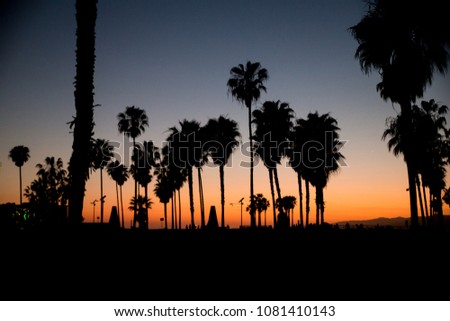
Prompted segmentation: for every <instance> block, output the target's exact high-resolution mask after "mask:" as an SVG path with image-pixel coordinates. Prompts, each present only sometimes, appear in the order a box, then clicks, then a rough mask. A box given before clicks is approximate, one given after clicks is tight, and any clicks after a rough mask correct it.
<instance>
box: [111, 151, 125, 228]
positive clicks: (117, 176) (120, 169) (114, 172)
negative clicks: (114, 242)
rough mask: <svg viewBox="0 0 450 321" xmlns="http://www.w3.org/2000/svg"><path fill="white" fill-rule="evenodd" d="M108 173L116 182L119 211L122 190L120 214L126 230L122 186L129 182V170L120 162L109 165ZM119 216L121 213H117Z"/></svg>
mask: <svg viewBox="0 0 450 321" xmlns="http://www.w3.org/2000/svg"><path fill="white" fill-rule="evenodd" d="M107 172H108V174H109V176H111V178H112V179H113V180H114V181H115V182H116V195H117V209H119V192H118V189H120V212H121V213H122V228H125V214H124V210H123V193H122V186H123V184H125V182H126V181H127V180H128V177H129V172H128V168H127V167H126V166H125V165H124V164H122V163H120V162H119V161H118V160H116V161H114V162H110V163H109V164H108V168H107ZM117 214H119V213H117Z"/></svg>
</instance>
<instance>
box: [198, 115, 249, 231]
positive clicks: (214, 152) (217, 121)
mask: <svg viewBox="0 0 450 321" xmlns="http://www.w3.org/2000/svg"><path fill="white" fill-rule="evenodd" d="M203 128H204V131H205V133H206V136H207V137H209V140H208V142H207V143H206V145H205V146H204V147H205V149H206V150H207V151H208V154H209V156H210V157H211V159H212V161H213V163H214V164H216V165H219V175H220V204H221V218H222V223H221V226H222V228H224V227H225V166H226V164H227V163H228V160H229V159H230V157H231V154H232V153H233V151H234V150H235V149H236V148H237V147H238V146H239V140H238V139H239V138H240V137H241V134H240V132H239V128H238V123H237V122H236V121H234V120H232V119H229V118H227V117H225V116H222V115H221V116H219V117H218V118H211V119H209V120H208V122H207V123H206V125H205V126H204V127H203Z"/></svg>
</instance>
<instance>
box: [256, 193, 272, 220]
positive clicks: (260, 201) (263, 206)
mask: <svg viewBox="0 0 450 321" xmlns="http://www.w3.org/2000/svg"><path fill="white" fill-rule="evenodd" d="M255 204H256V211H257V212H258V227H261V213H262V212H266V211H267V209H268V208H269V206H270V202H269V201H268V200H267V198H265V197H264V195H263V194H261V193H258V194H256V195H255ZM264 225H266V220H265V219H264Z"/></svg>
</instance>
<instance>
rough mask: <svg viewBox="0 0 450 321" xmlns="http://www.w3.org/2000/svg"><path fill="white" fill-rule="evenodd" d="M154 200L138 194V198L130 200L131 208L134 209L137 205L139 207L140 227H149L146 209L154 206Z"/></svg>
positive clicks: (138, 219) (138, 218)
mask: <svg viewBox="0 0 450 321" xmlns="http://www.w3.org/2000/svg"><path fill="white" fill-rule="evenodd" d="M152 204H153V202H152V201H151V200H150V199H149V198H147V197H146V196H142V195H138V197H137V198H134V197H133V198H132V199H131V200H130V206H129V207H128V209H129V210H131V211H133V210H134V208H135V207H136V208H137V209H138V215H137V221H138V223H139V228H140V229H145V230H146V229H148V215H146V211H147V210H148V209H149V208H151V207H152Z"/></svg>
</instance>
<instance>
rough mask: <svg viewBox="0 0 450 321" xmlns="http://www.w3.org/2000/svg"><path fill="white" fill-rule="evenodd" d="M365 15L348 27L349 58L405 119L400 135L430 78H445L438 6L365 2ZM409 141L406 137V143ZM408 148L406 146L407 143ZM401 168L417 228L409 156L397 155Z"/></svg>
mask: <svg viewBox="0 0 450 321" xmlns="http://www.w3.org/2000/svg"><path fill="white" fill-rule="evenodd" d="M367 3H368V5H369V10H368V11H367V13H366V14H365V15H364V16H363V18H362V19H361V20H360V22H358V23H357V24H356V25H354V26H352V27H350V28H349V31H350V32H351V34H352V36H353V37H354V38H355V39H356V40H357V42H358V47H357V49H356V52H355V58H357V59H358V60H359V63H360V66H361V69H362V70H363V71H364V73H366V74H369V73H370V72H371V71H372V70H375V71H378V74H379V75H380V76H381V81H380V82H379V83H378V84H377V86H376V89H377V91H378V92H379V93H380V96H381V98H382V99H383V100H390V101H391V102H392V103H398V104H399V105H400V108H401V112H402V114H403V117H404V118H405V126H406V127H405V130H406V132H405V134H406V137H407V136H408V135H410V132H411V131H412V130H413V128H412V115H411V105H412V104H413V103H414V102H415V100H416V99H417V98H421V97H422V96H423V94H424V91H425V89H426V87H427V86H428V85H431V84H432V80H433V74H434V73H435V72H436V71H437V72H439V73H441V74H445V72H446V71H447V66H448V58H449V47H450V31H449V30H450V29H449V28H448V26H446V25H445V21H447V20H448V19H447V17H446V12H447V10H446V7H444V2H442V1H438V0H430V1H428V0H427V1H424V0H421V1H414V2H402V1H387V0H375V1H367ZM408 139H409V138H408ZM408 145H410V146H411V145H412V144H408ZM403 153H404V160H405V163H406V167H407V173H408V183H409V199H410V215H411V227H413V228H414V227H416V226H417V225H418V209H417V193H416V188H415V184H416V177H415V173H416V170H417V169H416V168H415V167H414V155H413V154H414V152H413V151H410V150H409V149H405V150H403Z"/></svg>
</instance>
